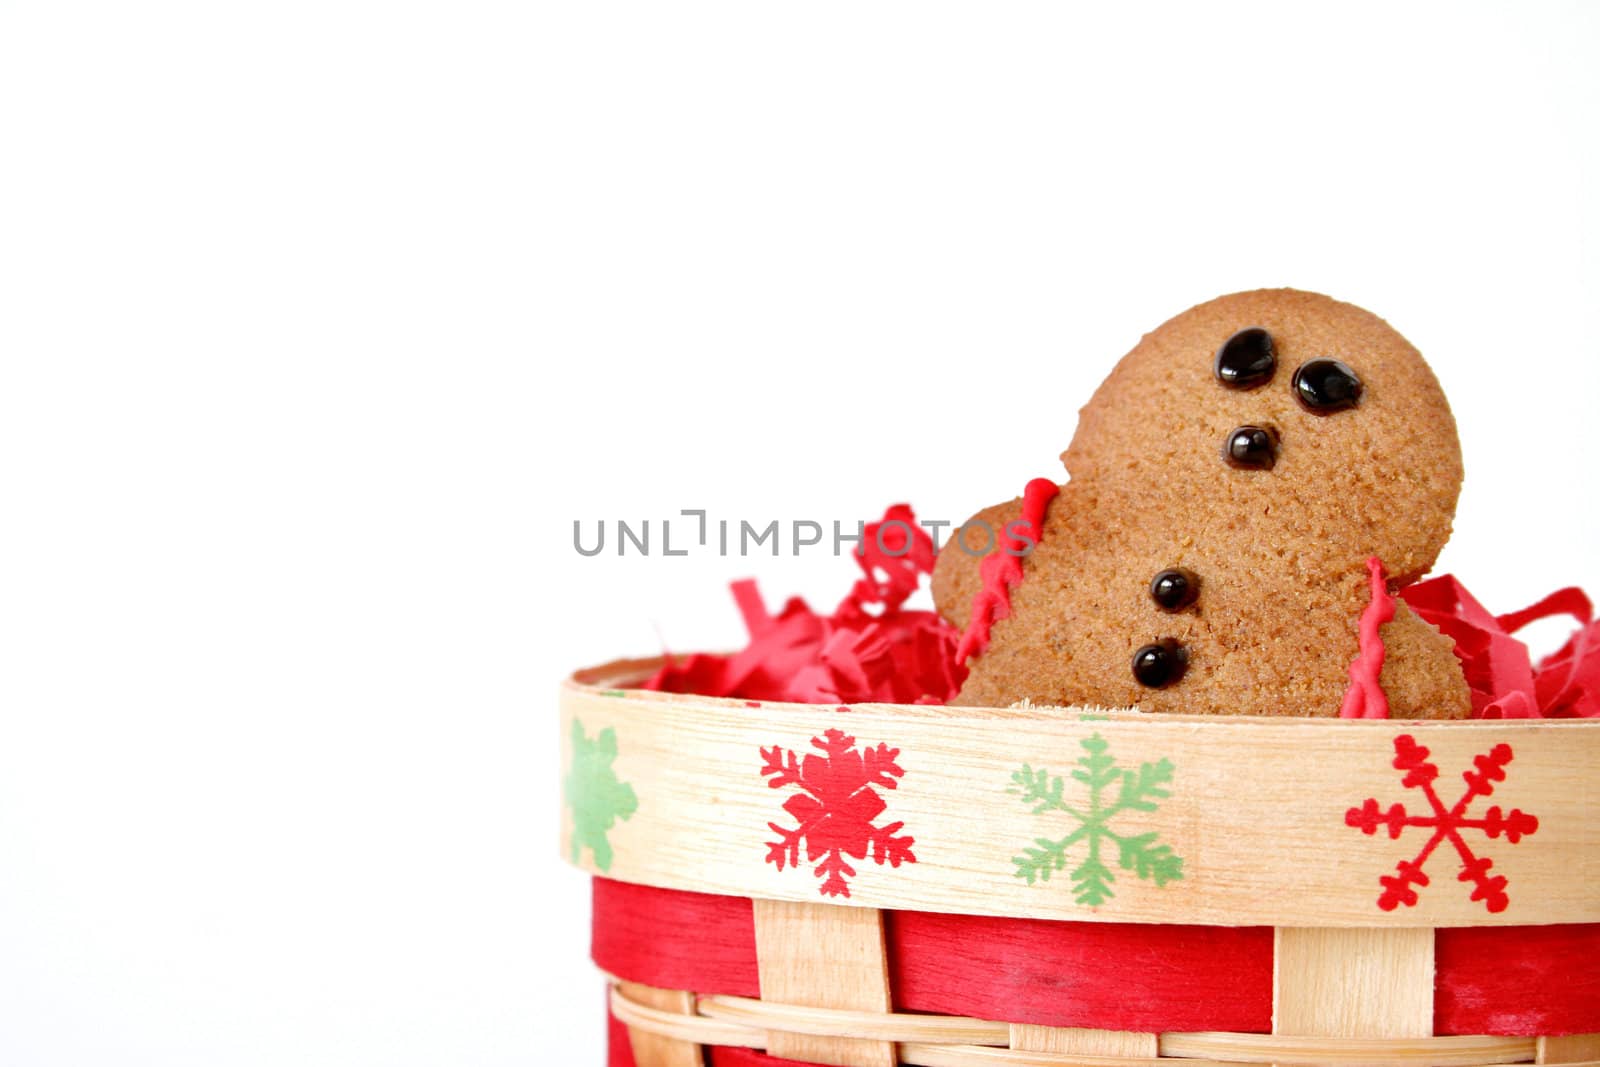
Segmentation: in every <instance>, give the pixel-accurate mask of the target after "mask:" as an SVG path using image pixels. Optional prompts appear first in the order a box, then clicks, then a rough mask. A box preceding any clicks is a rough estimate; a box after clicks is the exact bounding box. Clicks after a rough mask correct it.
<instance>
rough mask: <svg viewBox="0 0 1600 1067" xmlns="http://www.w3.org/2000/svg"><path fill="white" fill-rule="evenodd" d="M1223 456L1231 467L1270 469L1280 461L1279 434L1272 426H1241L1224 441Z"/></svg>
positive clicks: (1258, 469)
mask: <svg viewBox="0 0 1600 1067" xmlns="http://www.w3.org/2000/svg"><path fill="white" fill-rule="evenodd" d="M1222 458H1223V459H1225V460H1227V462H1228V466H1230V467H1237V468H1239V469H1241V470H1257V471H1269V470H1271V469H1272V465H1273V464H1274V463H1276V462H1278V435H1277V434H1276V433H1274V432H1273V430H1272V428H1271V427H1270V426H1241V427H1239V428H1238V429H1237V430H1234V431H1233V432H1232V433H1230V434H1229V435H1228V439H1227V440H1226V441H1224V442H1223V444H1222Z"/></svg>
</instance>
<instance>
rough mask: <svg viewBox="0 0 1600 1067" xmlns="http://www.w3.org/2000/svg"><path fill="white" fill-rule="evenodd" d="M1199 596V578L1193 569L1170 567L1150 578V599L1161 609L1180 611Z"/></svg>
mask: <svg viewBox="0 0 1600 1067" xmlns="http://www.w3.org/2000/svg"><path fill="white" fill-rule="evenodd" d="M1199 596H1200V579H1199V578H1198V577H1196V576H1195V574H1194V572H1193V571H1186V570H1184V569H1182V568H1181V567H1172V568H1170V569H1168V570H1164V571H1162V572H1161V573H1160V574H1158V575H1156V576H1155V577H1154V578H1152V579H1150V599H1152V600H1154V601H1155V602H1156V604H1157V605H1159V606H1160V608H1161V610H1162V611H1182V610H1183V609H1184V608H1186V607H1188V606H1189V605H1190V604H1193V603H1194V602H1195V600H1196V599H1197V598H1198V597H1199Z"/></svg>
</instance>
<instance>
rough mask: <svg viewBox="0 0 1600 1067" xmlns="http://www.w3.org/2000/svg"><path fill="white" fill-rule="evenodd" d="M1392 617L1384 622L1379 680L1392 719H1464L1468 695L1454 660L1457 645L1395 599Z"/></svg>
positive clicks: (1469, 705)
mask: <svg viewBox="0 0 1600 1067" xmlns="http://www.w3.org/2000/svg"><path fill="white" fill-rule="evenodd" d="M1394 607H1395V611H1394V619H1393V620H1392V621H1390V622H1386V623H1384V625H1383V630H1382V635H1383V645H1384V649H1385V653H1384V660H1383V674H1382V675H1381V676H1380V681H1381V682H1382V684H1383V692H1384V695H1385V696H1386V697H1388V698H1389V717H1390V718H1392V719H1464V718H1466V717H1467V716H1468V715H1470V714H1471V713H1472V697H1471V695H1470V693H1469V692H1468V690H1467V680H1466V678H1465V676H1464V675H1463V674H1462V673H1461V661H1460V660H1458V659H1457V658H1456V654H1455V643H1454V642H1453V641H1451V640H1450V638H1448V637H1446V636H1445V635H1444V634H1442V633H1440V632H1439V631H1438V630H1436V629H1435V628H1434V627H1433V626H1431V625H1429V624H1428V623H1426V622H1423V621H1422V620H1421V619H1419V618H1417V616H1416V615H1414V614H1412V612H1411V609H1410V608H1408V607H1407V606H1406V604H1405V601H1403V600H1401V601H1396V603H1395V606H1394Z"/></svg>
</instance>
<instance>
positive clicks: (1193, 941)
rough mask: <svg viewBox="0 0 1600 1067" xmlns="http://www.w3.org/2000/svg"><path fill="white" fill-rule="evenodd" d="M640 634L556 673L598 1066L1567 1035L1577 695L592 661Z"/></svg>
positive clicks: (1576, 938)
mask: <svg viewBox="0 0 1600 1067" xmlns="http://www.w3.org/2000/svg"><path fill="white" fill-rule="evenodd" d="M659 665H660V664H659V661H632V662H619V663H615V664H610V665H607V666H605V667H599V668H595V669H593V670H589V671H583V672H580V673H579V674H578V675H576V676H574V677H573V678H572V679H571V680H570V681H568V682H567V683H566V684H565V685H564V686H563V688H562V692H561V718H562V738H563V768H564V775H565V778H564V787H565V795H566V805H565V808H564V813H563V825H562V847H563V850H564V851H565V853H566V855H567V857H568V859H570V860H571V861H572V862H574V863H576V864H577V865H578V866H580V867H582V868H584V869H585V870H587V871H589V872H591V873H592V874H594V875H595V876H596V877H595V898H594V899H595V908H594V955H595V959H596V961H597V963H598V964H599V965H600V967H601V969H602V970H603V971H604V972H606V974H607V976H608V979H609V982H610V1010H611V1021H612V1064H613V1065H621V1064H627V1063H630V1062H631V1063H636V1064H638V1065H639V1067H657V1065H672V1067H675V1065H691V1064H693V1065H699V1064H708V1063H709V1064H711V1065H712V1067H739V1065H755V1064H772V1063H774V1062H781V1060H774V1059H773V1057H781V1058H782V1059H783V1060H789V1061H799V1062H802V1063H819V1064H845V1065H860V1067H868V1065H871V1067H886V1065H890V1064H894V1063H907V1064H922V1065H928V1067H958V1065H959V1067H968V1065H971V1067H978V1065H985V1067H989V1065H996V1064H1012V1065H1022V1064H1093V1065H1101V1067H1104V1065H1112V1064H1125V1065H1133V1064H1153V1063H1155V1062H1157V1061H1163V1062H1165V1061H1172V1060H1179V1061H1183V1062H1185V1063H1188V1064H1192V1065H1195V1067H1201V1065H1214V1064H1229V1063H1278V1064H1310V1063H1340V1064H1439V1065H1458V1067H1467V1065H1476V1064H1500V1063H1525V1062H1536V1063H1587V1064H1593V1065H1597V1067H1600V886H1597V878H1600V786H1596V785H1595V777H1596V772H1597V771H1600V721H1581V720H1560V721H1558V720H1517V721H1496V722H1468V723H1459V722H1458V723H1421V722H1400V721H1341V720H1336V719H1325V718H1295V717H1286V718H1280V717H1242V716H1241V717H1204V718H1198V717H1186V716H1167V715H1164V716H1149V715H1141V714H1139V713H1136V712H1127V711H1087V710H1083V709H1074V708H1020V709H997V708H946V707H938V706H920V705H915V706H914V705H882V704H863V705H853V706H850V707H841V708H830V707H826V706H817V705H796V704H774V703H766V704H761V703H756V702H750V701H739V700H725V699H713V698H705V697H697V696H684V695H673V694H665V693H655V692H646V691H641V690H636V689H630V688H628V686H629V685H630V684H637V683H638V681H639V680H640V679H641V678H643V677H645V676H646V675H647V674H648V673H650V672H651V671H653V670H654V669H655V668H656V667H658V666H659ZM757 1050H760V1051H757Z"/></svg>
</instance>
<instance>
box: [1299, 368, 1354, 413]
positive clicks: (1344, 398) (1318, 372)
mask: <svg viewBox="0 0 1600 1067" xmlns="http://www.w3.org/2000/svg"><path fill="white" fill-rule="evenodd" d="M1294 395H1295V396H1297V397H1299V398H1300V403H1301V405H1302V406H1303V407H1304V408H1305V409H1306V410H1307V411H1309V412H1311V413H1313V414H1315V415H1332V414H1333V413H1334V412H1335V411H1343V410H1344V409H1345V408H1353V407H1355V406H1356V404H1358V403H1360V401H1361V379H1360V378H1357V377H1356V372H1355V371H1353V370H1351V369H1350V367H1349V365H1348V364H1345V363H1340V362H1339V361H1338V360H1336V359H1312V360H1307V361H1306V362H1304V363H1302V364H1300V369H1299V370H1297V371H1295V372H1294Z"/></svg>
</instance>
